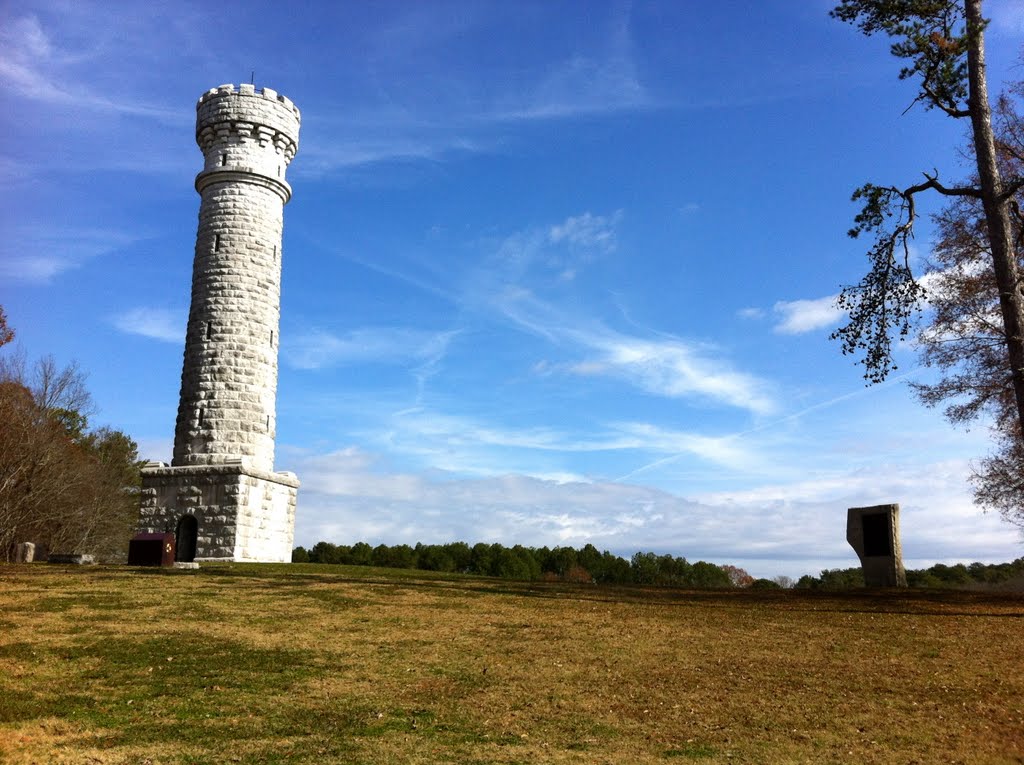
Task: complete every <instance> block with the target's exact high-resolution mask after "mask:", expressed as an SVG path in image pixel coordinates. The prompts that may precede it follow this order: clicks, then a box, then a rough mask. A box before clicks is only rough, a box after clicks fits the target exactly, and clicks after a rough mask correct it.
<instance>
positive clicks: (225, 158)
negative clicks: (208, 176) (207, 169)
mask: <svg viewBox="0 0 1024 765" xmlns="http://www.w3.org/2000/svg"><path fill="white" fill-rule="evenodd" d="M227 163H228V155H227V152H224V153H223V154H221V155H220V166H221V167H224V165H226V164H227Z"/></svg>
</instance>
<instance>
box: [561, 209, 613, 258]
mask: <svg viewBox="0 0 1024 765" xmlns="http://www.w3.org/2000/svg"><path fill="white" fill-rule="evenodd" d="M621 220H622V210H616V211H615V213H614V214H613V215H610V216H607V217H606V216H603V215H594V214H593V213H591V212H585V213H583V214H582V215H576V216H570V217H569V218H567V219H566V220H565V221H564V222H563V223H559V224H557V225H554V226H551V228H549V229H548V239H549V240H550V241H551V242H552V243H553V244H559V243H562V242H565V243H567V244H568V245H569V246H571V247H584V248H589V249H595V250H600V251H603V252H611V251H612V250H614V249H615V227H616V226H617V225H618V223H619V222H620V221H621Z"/></svg>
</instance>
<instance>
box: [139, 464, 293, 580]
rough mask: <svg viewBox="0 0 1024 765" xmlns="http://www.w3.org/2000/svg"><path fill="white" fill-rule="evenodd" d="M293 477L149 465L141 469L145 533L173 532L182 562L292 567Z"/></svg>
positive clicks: (236, 468)
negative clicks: (224, 562) (253, 563)
mask: <svg viewBox="0 0 1024 765" xmlns="http://www.w3.org/2000/svg"><path fill="white" fill-rule="evenodd" d="M298 488H299V479H298V478H297V477H296V476H295V474H294V473H269V472H265V471H262V470H256V469H254V468H252V467H249V466H247V465H243V464H242V463H241V462H238V463H227V464H223V465H188V466H176V467H168V466H166V465H164V464H163V463H160V462H158V463H150V464H149V465H147V466H146V467H144V468H143V469H142V507H141V511H140V513H139V531H140V532H159V531H173V532H175V533H176V535H177V549H178V556H179V557H178V559H179V560H183V561H191V560H205V561H215V560H216V561H239V562H241V561H250V562H257V561H258V562H267V563H270V562H275V563H287V562H290V561H291V559H292V542H293V539H294V534H295V498H296V495H297V493H298Z"/></svg>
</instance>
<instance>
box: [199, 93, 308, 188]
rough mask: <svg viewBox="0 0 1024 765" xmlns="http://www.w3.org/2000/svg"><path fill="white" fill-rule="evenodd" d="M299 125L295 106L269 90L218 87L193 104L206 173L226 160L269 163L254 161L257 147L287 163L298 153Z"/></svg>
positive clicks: (254, 163) (299, 119)
mask: <svg viewBox="0 0 1024 765" xmlns="http://www.w3.org/2000/svg"><path fill="white" fill-rule="evenodd" d="M300 124H301V118H300V116H299V110H298V108H297V107H296V106H295V104H293V103H292V102H291V100H290V99H288V98H285V97H284V96H282V95H280V94H279V93H278V92H277V91H276V90H272V89H270V88H262V89H260V90H257V89H256V88H255V87H254V86H253V85H245V84H243V85H238V86H235V85H221V86H220V87H219V88H211V89H210V90H208V91H207V92H206V93H204V94H203V96H202V97H201V98H200V99H199V101H198V102H197V103H196V143H198V144H199V147H200V148H201V149H202V150H203V153H204V154H207V166H206V168H205V169H206V170H212V169H213V167H214V166H215V165H216V164H217V163H218V162H219V163H220V164H221V165H223V164H224V163H225V162H226V161H229V160H230V162H231V163H232V164H245V165H259V164H261V163H264V162H266V161H270V160H267V159H266V158H264V160H257V159H255V158H254V156H253V155H252V152H253V151H254V150H255V147H256V146H261V147H270V148H271V150H272V151H276V152H277V153H278V154H280V155H283V156H284V158H285V161H286V162H290V161H291V159H292V157H294V156H295V152H296V151H297V150H298V145H299V126H300ZM239 152H241V155H246V156H245V158H244V160H243V157H242V156H241V155H240V154H239ZM274 170H275V173H276V167H275V168H274ZM272 174H274V173H272Z"/></svg>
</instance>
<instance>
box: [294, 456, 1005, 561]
mask: <svg viewBox="0 0 1024 765" xmlns="http://www.w3.org/2000/svg"><path fill="white" fill-rule="evenodd" d="M294 467H295V469H296V471H297V472H298V473H299V475H300V476H301V477H302V479H303V490H302V492H300V495H299V509H298V513H297V522H298V529H297V537H296V544H304V545H309V544H312V543H315V542H317V541H319V540H321V539H325V540H328V541H332V542H335V543H345V544H351V543H353V542H355V541H358V540H360V539H362V540H366V541H368V542H370V543H371V544H376V543H380V542H384V543H387V544H398V543H408V544H412V543H414V542H416V541H422V542H425V543H440V542H447V541H455V540H460V539H461V540H464V541H467V542H470V543H473V542H478V541H485V542H486V541H499V542H501V543H502V544H505V545H511V544H516V543H522V544H527V545H533V546H541V545H555V544H570V545H574V546H581V545H583V544H587V543H592V544H594V545H596V546H597V547H598V548H599V549H611V550H613V551H614V552H617V553H618V554H622V555H629V554H631V553H633V552H635V551H637V550H654V551H658V552H670V553H672V554H674V555H683V556H685V557H687V558H688V559H690V560H695V559H704V560H711V561H715V562H718V563H739V564H741V565H744V567H746V568H748V570H750V571H751V573H753V574H754V575H755V576H774V575H776V574H787V575H790V576H799V575H801V574H803V573H817V572H818V571H819V570H820V569H821V568H823V567H826V566H828V567H852V566H856V565H858V562H857V558H856V555H855V554H854V553H853V551H852V549H850V547H849V545H848V544H847V543H846V538H845V535H846V508H847V507H853V506H860V505H869V504H876V503H881V502H890V501H901V502H902V512H901V530H902V536H903V549H904V556H905V557H906V558H907V560H908V562H909V563H910V564H911V565H918V564H915V561H917V560H924V559H928V560H929V561H934V560H963V559H967V560H972V559H987V560H1008V559H1012V558H1013V557H1016V556H1017V555H1019V550H1018V549H1017V547H1016V546H1015V540H1016V537H1015V535H1014V533H1013V530H1012V528H1011V527H1009V526H1007V525H1006V524H1005V523H1002V522H1001V521H999V519H998V518H997V517H994V516H991V515H989V516H986V515H982V514H980V513H979V511H978V510H977V509H976V508H974V507H973V506H972V505H971V504H970V501H969V498H968V496H967V490H966V487H965V484H964V480H963V476H964V472H963V470H964V466H963V465H962V464H960V465H956V464H952V463H938V464H936V465H924V466H920V467H919V468H915V469H914V470H912V471H908V470H907V466H901V465H892V466H890V469H887V470H883V471H877V472H875V473H873V474H872V475H862V476H858V475H857V474H855V473H854V474H848V475H846V476H843V475H840V474H836V475H834V476H829V477H827V478H826V480H824V481H822V482H821V485H818V486H815V483H816V482H815V481H814V480H813V479H812V480H807V481H803V482H799V483H798V484H794V485H792V487H790V486H787V485H779V486H775V487H765V489H764V490H763V491H761V492H753V493H750V494H749V495H736V494H731V495H725V494H719V495H708V496H705V497H702V498H700V499H698V500H690V499H684V498H682V497H680V496H677V495H674V494H670V493H668V492H664V491H660V490H657V489H653V488H647V487H643V486H636V485H628V484H622V483H610V482H600V481H594V482H590V483H564V482H557V481H550V480H541V479H538V478H531V477H527V476H523V475H498V476H490V477H486V478H479V479H456V478H451V477H450V476H446V475H444V474H438V475H436V476H434V477H427V476H424V475H417V474H410V473H399V472H394V471H390V470H388V469H387V468H386V467H384V466H382V465H381V464H380V463H379V461H378V460H377V459H375V458H374V457H372V456H371V455H368V454H366V453H364V452H361V451H359V450H356V449H345V450H342V451H338V452H334V453H332V454H325V455H318V456H309V457H306V458H305V459H300V460H299V462H298V463H297V464H296V465H295V466H294ZM844 479H845V480H846V485H845V488H844V487H843V486H842V483H843V480H844ZM950 531H952V532H953V533H950Z"/></svg>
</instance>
